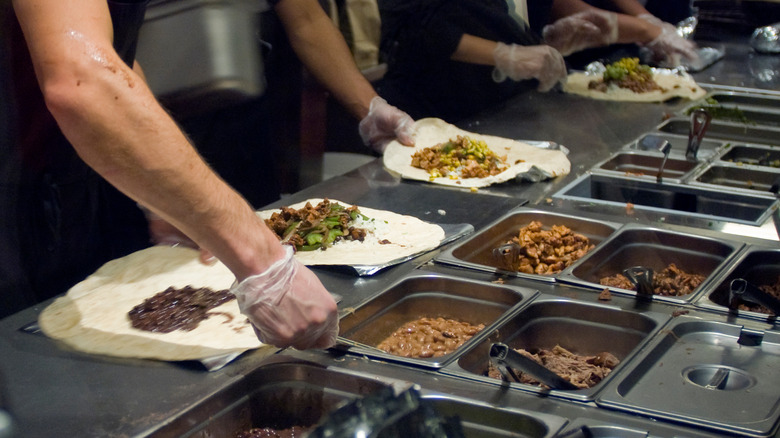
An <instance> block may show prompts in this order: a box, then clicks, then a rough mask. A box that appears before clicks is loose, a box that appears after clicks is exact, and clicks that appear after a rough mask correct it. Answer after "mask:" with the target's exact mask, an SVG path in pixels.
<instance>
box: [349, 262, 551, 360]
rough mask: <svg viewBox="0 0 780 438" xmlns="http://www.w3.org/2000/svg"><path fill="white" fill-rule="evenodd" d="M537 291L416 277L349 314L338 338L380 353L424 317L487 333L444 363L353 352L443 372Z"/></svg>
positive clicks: (354, 348)
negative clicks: (388, 341)
mask: <svg viewBox="0 0 780 438" xmlns="http://www.w3.org/2000/svg"><path fill="white" fill-rule="evenodd" d="M537 294H538V291H536V290H533V289H528V288H520V287H515V286H509V285H498V284H494V283H489V282H482V281H476V280H468V279H463V278H458V277H452V276H447V275H441V274H434V273H425V272H418V273H416V274H412V275H410V276H408V277H405V278H403V279H401V280H400V281H398V282H396V283H395V284H393V285H391V286H390V287H389V288H388V289H387V290H385V291H384V292H382V293H380V294H379V295H377V296H376V297H374V298H372V299H370V300H368V301H367V302H365V303H363V304H362V305H360V306H359V307H357V308H356V309H350V310H349V312H348V313H347V314H346V315H345V316H343V317H342V318H341V320H340V322H339V326H340V336H341V337H343V338H345V339H347V340H348V341H354V342H357V343H360V344H363V345H365V346H368V347H376V346H377V345H379V344H380V343H381V342H382V341H383V340H384V339H386V338H387V337H389V336H390V335H391V334H392V333H393V332H394V331H395V330H396V329H398V328H399V327H401V326H402V325H403V324H405V323H407V322H409V321H414V320H416V319H419V318H422V317H431V318H434V317H444V318H453V319H456V320H459V321H463V322H468V323H470V324H475V325H476V324H485V329H484V330H482V332H480V333H478V334H477V335H475V336H474V337H472V338H471V339H470V340H468V341H466V343H465V344H463V345H462V346H461V347H460V348H458V349H457V350H456V351H455V352H454V353H450V354H446V355H444V356H441V357H431V358H406V357H401V356H396V355H394V354H390V353H386V352H384V351H381V350H379V349H377V348H366V347H363V346H359V345H358V346H352V347H350V348H349V352H351V353H355V354H359V355H363V356H368V357H373V358H377V359H382V360H386V361H389V362H398V363H403V364H407V365H414V366H420V367H425V368H434V369H435V368H440V367H442V366H444V365H446V364H447V363H449V362H451V361H453V360H455V359H457V357H458V356H459V355H460V353H461V352H462V351H465V350H466V349H468V347H469V346H470V345H473V344H475V343H477V342H479V341H480V340H481V339H482V338H484V337H485V336H487V335H488V334H489V333H490V332H492V331H493V330H494V328H495V326H496V325H497V324H498V323H499V322H500V321H501V320H502V319H504V318H506V317H508V315H511V314H512V313H513V312H515V311H517V309H519V308H521V307H522V306H524V305H525V304H526V303H527V302H528V301H529V300H530V299H531V298H533V297H534V296H536V295H537Z"/></svg>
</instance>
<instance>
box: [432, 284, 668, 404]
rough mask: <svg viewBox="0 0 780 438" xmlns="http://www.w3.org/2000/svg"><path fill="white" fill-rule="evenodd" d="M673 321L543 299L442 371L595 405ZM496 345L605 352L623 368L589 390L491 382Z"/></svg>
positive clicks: (585, 352)
mask: <svg viewBox="0 0 780 438" xmlns="http://www.w3.org/2000/svg"><path fill="white" fill-rule="evenodd" d="M669 318H670V316H669V315H665V314H660V313H654V312H643V313H639V312H633V311H628V310H622V309H620V308H618V307H614V306H609V305H604V304H594V303H584V302H578V301H574V300H570V299H565V298H557V297H552V296H547V295H541V296H539V297H537V298H536V299H534V301H533V302H532V303H531V304H529V305H528V306H527V307H525V308H523V310H521V311H520V312H519V313H517V314H516V315H515V316H513V317H512V318H510V319H508V320H506V321H505V322H504V323H503V324H501V325H500V326H499V327H497V329H496V330H495V331H494V332H492V333H491V335H490V336H489V337H488V338H486V339H484V340H482V342H480V343H478V344H476V345H474V346H473V347H472V348H470V349H469V350H468V351H467V352H466V353H464V354H463V355H462V356H461V357H460V358H459V359H458V360H457V361H456V362H454V363H452V364H451V365H449V366H447V367H446V368H444V369H443V370H442V372H443V373H447V374H451V375H455V376H459V377H465V378H468V379H475V380H479V381H482V382H489V383H492V384H495V385H497V386H505V385H507V384H508V385H509V386H510V387H512V388H517V389H522V390H525V391H530V392H534V393H538V394H549V395H551V396H556V397H560V398H565V399H570V400H578V401H589V400H593V398H594V396H595V394H596V393H597V392H598V391H599V390H600V389H601V388H602V387H603V386H604V384H605V382H606V381H608V380H609V379H611V378H612V376H614V375H616V374H618V373H619V372H620V370H621V369H622V368H623V367H624V364H625V363H626V362H628V360H629V359H630V357H631V356H632V354H634V352H635V351H637V350H638V349H639V348H640V347H641V345H643V344H644V343H645V342H646V341H647V339H649V338H650V337H651V336H652V334H653V333H655V332H656V331H657V330H658V329H659V328H660V327H661V326H663V325H664V324H665V323H666V321H668V319H669ZM494 342H503V343H504V344H507V345H508V346H509V347H510V348H523V349H526V350H533V349H539V348H545V349H551V348H553V347H555V346H556V345H560V346H561V347H563V348H565V349H567V350H569V351H571V352H572V353H575V354H583V355H591V354H598V353H601V352H604V351H606V352H609V353H611V354H613V355H615V356H616V357H617V358H618V359H619V360H620V363H619V364H618V366H617V367H615V369H614V370H613V371H612V372H611V373H610V374H609V375H608V376H607V377H606V379H605V380H603V381H602V382H600V383H598V384H597V385H595V386H593V387H591V388H588V389H579V390H569V391H567V390H556V389H551V390H548V389H543V388H541V387H538V386H535V385H529V384H524V383H516V382H505V381H502V380H499V379H494V378H491V377H488V376H487V370H488V364H489V351H490V346H491V344H492V343H494Z"/></svg>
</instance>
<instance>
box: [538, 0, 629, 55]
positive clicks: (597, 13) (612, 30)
mask: <svg viewBox="0 0 780 438" xmlns="http://www.w3.org/2000/svg"><path fill="white" fill-rule="evenodd" d="M542 38H543V39H544V43H545V44H549V45H551V46H553V47H555V48H556V49H558V51H559V52H561V54H562V55H563V56H568V55H571V54H572V53H574V52H579V51H580V50H585V49H590V48H593V47H602V46H608V45H610V44H613V43H615V42H616V41H617V39H618V17H617V14H615V13H614V12H607V11H601V10H595V9H589V10H587V11H582V12H578V13H576V14H572V15H569V16H568V17H564V18H561V19H560V20H557V21H556V22H554V23H552V24H548V25H547V26H544V28H543V29H542Z"/></svg>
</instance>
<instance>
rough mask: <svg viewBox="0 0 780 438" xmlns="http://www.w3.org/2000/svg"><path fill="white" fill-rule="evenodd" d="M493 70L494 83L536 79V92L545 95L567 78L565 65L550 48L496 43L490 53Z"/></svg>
mask: <svg viewBox="0 0 780 438" xmlns="http://www.w3.org/2000/svg"><path fill="white" fill-rule="evenodd" d="M493 59H494V60H495V62H496V68H495V69H494V70H493V80H494V81H496V82H503V81H504V80H505V79H506V78H507V77H509V79H512V80H513V81H521V80H523V79H534V78H535V79H537V80H538V81H539V87H538V90H539V91H541V92H547V91H550V89H552V87H554V86H555V84H557V83H558V82H559V81H563V80H565V79H566V63H564V62H563V56H561V54H560V53H558V51H557V50H555V49H554V48H552V47H550V46H545V45H539V46H520V45H517V44H504V43H502V42H499V43H498V44H497V45H496V48H495V49H494V50H493Z"/></svg>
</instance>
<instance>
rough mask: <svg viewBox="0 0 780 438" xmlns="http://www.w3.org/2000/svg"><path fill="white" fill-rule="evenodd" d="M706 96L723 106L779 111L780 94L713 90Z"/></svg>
mask: <svg viewBox="0 0 780 438" xmlns="http://www.w3.org/2000/svg"><path fill="white" fill-rule="evenodd" d="M708 97H711V98H713V99H715V100H716V101H717V102H718V103H719V104H720V105H723V106H729V107H733V106H738V107H740V108H760V109H763V110H766V111H772V112H778V113H780V96H776V95H775V96H772V95H768V94H756V93H744V92H739V91H714V92H712V93H710V94H709V96H708Z"/></svg>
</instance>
